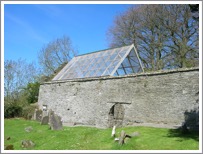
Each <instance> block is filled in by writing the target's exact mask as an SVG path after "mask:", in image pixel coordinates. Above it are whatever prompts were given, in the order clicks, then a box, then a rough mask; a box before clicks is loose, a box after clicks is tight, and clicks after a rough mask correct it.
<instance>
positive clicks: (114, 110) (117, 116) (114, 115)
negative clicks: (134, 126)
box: [108, 103, 124, 127]
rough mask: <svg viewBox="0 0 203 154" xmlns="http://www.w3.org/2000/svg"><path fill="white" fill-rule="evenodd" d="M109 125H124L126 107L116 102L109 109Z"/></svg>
mask: <svg viewBox="0 0 203 154" xmlns="http://www.w3.org/2000/svg"><path fill="white" fill-rule="evenodd" d="M108 116H109V118H108V125H109V127H113V126H117V127H119V126H122V124H123V118H124V107H123V105H122V104H119V103H116V104H114V105H113V106H112V107H111V108H110V111H109V115H108Z"/></svg>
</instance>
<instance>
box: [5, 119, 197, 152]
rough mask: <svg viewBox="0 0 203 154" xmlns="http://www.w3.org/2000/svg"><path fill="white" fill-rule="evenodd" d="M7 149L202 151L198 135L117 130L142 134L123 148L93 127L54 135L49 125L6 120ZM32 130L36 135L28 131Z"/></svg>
mask: <svg viewBox="0 0 203 154" xmlns="http://www.w3.org/2000/svg"><path fill="white" fill-rule="evenodd" d="M4 123H5V124H4V125H5V126H4V136H5V138H7V137H10V138H11V139H10V140H6V139H5V145H7V144H13V145H14V149H15V150H23V149H25V148H22V147H21V141H22V140H32V141H33V142H34V143H35V144H36V145H35V147H34V148H32V149H26V150H198V149H199V136H198V134H195V133H190V134H187V135H182V134H181V133H180V132H179V131H178V130H171V129H166V128H152V127H125V128H118V129H116V135H117V137H118V136H119V134H120V132H121V130H125V132H126V133H127V134H131V133H133V132H139V134H140V135H139V136H137V137H133V138H130V139H128V140H126V144H124V145H123V146H120V145H118V143H117V142H114V139H113V138H111V129H98V128H92V127H82V126H80V127H79V126H78V127H63V128H64V129H63V130H61V131H53V130H50V129H49V126H48V125H40V123H39V122H36V121H26V120H23V119H5V121H4ZM28 126H32V128H33V131H31V132H29V133H28V132H26V131H25V130H24V129H25V128H26V127H28Z"/></svg>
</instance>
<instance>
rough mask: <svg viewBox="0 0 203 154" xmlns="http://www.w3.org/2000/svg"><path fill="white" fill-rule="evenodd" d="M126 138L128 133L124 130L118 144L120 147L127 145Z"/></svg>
mask: <svg viewBox="0 0 203 154" xmlns="http://www.w3.org/2000/svg"><path fill="white" fill-rule="evenodd" d="M125 137H126V133H125V131H124V130H122V131H121V134H120V137H119V142H118V143H119V144H120V145H123V144H124V143H125V142H124V140H125Z"/></svg>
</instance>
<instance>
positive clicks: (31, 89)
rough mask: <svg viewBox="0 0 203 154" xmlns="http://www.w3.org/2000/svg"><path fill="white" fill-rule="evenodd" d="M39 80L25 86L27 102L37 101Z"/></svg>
mask: <svg viewBox="0 0 203 154" xmlns="http://www.w3.org/2000/svg"><path fill="white" fill-rule="evenodd" d="M39 87H40V83H39V82H33V83H28V84H27V87H26V88H25V91H26V94H27V102H28V103H29V104H32V103H36V102H37V101H38V95H39Z"/></svg>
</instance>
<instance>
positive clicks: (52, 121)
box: [49, 110, 63, 130]
mask: <svg viewBox="0 0 203 154" xmlns="http://www.w3.org/2000/svg"><path fill="white" fill-rule="evenodd" d="M49 125H50V128H51V130H61V129H62V128H63V126H62V121H61V117H60V116H58V115H57V114H55V113H54V111H52V110H50V111H49Z"/></svg>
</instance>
